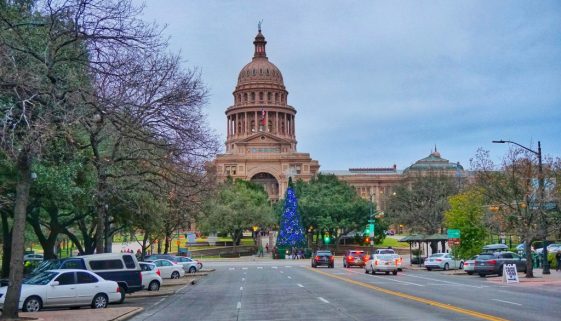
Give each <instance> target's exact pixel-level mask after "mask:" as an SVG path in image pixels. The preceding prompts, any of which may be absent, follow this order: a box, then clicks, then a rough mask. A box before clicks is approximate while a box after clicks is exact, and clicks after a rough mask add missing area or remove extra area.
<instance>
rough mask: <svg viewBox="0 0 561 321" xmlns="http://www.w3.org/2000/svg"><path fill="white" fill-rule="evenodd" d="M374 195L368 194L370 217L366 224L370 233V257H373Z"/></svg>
mask: <svg viewBox="0 0 561 321" xmlns="http://www.w3.org/2000/svg"><path fill="white" fill-rule="evenodd" d="M373 198H374V194H370V217H369V219H368V224H369V228H368V230H369V231H370V235H369V237H370V257H372V256H373V255H374V228H375V225H374V224H375V223H374V200H373Z"/></svg>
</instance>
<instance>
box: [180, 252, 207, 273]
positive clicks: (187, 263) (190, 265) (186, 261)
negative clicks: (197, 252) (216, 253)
mask: <svg viewBox="0 0 561 321" xmlns="http://www.w3.org/2000/svg"><path fill="white" fill-rule="evenodd" d="M173 262H175V263H177V264H179V265H181V266H183V270H184V271H185V272H187V273H195V272H197V271H198V270H199V262H197V261H195V260H193V259H191V258H188V257H185V256H176V257H175V258H174V260H173ZM201 266H202V264H201Z"/></svg>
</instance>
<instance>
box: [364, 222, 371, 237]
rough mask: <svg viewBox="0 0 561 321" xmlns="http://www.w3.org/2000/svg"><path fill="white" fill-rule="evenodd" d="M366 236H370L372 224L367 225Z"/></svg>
mask: <svg viewBox="0 0 561 321" xmlns="http://www.w3.org/2000/svg"><path fill="white" fill-rule="evenodd" d="M364 235H370V224H368V225H366V229H365V230H364Z"/></svg>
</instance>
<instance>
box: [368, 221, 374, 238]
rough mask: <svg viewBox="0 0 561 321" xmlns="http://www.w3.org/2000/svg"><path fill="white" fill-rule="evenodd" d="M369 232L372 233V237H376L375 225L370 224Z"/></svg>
mask: <svg viewBox="0 0 561 321" xmlns="http://www.w3.org/2000/svg"><path fill="white" fill-rule="evenodd" d="M368 231H369V232H370V235H369V236H370V237H374V224H369V226H368Z"/></svg>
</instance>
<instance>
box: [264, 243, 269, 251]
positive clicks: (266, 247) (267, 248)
mask: <svg viewBox="0 0 561 321" xmlns="http://www.w3.org/2000/svg"><path fill="white" fill-rule="evenodd" d="M265 250H266V251H267V254H269V243H268V242H267V244H266V245H265Z"/></svg>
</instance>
